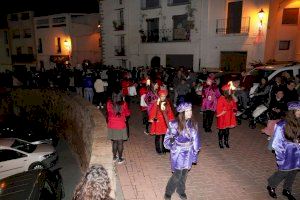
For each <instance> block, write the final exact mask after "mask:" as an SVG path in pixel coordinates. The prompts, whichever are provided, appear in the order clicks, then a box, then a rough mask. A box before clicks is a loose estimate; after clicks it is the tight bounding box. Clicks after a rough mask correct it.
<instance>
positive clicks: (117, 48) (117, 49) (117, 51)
mask: <svg viewBox="0 0 300 200" xmlns="http://www.w3.org/2000/svg"><path fill="white" fill-rule="evenodd" d="M115 56H125V47H124V46H115Z"/></svg>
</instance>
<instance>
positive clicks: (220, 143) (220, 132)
mask: <svg viewBox="0 0 300 200" xmlns="http://www.w3.org/2000/svg"><path fill="white" fill-rule="evenodd" d="M223 135H224V133H223V130H219V133H218V136H219V147H220V148H221V149H223V148H224V146H223Z"/></svg>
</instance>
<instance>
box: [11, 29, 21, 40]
mask: <svg viewBox="0 0 300 200" xmlns="http://www.w3.org/2000/svg"><path fill="white" fill-rule="evenodd" d="M12 38H14V39H15V38H20V31H19V30H18V29H15V30H12Z"/></svg>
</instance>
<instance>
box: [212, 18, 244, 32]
mask: <svg viewBox="0 0 300 200" xmlns="http://www.w3.org/2000/svg"><path fill="white" fill-rule="evenodd" d="M249 29H250V17H242V18H241V19H238V18H236V19H232V18H228V19H217V26H216V33H217V34H248V33H249Z"/></svg>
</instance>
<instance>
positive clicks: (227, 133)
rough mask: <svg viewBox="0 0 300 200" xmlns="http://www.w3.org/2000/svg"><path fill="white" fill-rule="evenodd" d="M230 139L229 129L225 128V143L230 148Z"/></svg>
mask: <svg viewBox="0 0 300 200" xmlns="http://www.w3.org/2000/svg"><path fill="white" fill-rule="evenodd" d="M228 139H229V129H228V128H227V129H225V130H224V143H225V146H226V147H227V148H230V147H229V143H228Z"/></svg>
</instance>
